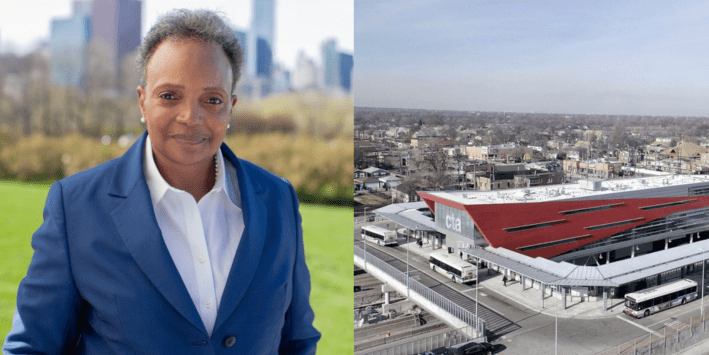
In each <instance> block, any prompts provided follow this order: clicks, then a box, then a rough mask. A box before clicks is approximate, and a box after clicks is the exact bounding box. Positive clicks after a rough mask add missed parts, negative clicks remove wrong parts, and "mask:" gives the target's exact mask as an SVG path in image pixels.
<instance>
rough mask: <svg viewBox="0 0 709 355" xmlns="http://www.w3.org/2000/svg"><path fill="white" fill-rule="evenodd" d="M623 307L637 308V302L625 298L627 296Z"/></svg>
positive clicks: (635, 309)
mask: <svg viewBox="0 0 709 355" xmlns="http://www.w3.org/2000/svg"><path fill="white" fill-rule="evenodd" d="M625 307H627V308H630V309H632V310H634V311H637V310H638V304H637V303H636V302H635V301H633V300H630V299H627V298H626V299H625Z"/></svg>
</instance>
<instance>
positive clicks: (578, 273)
mask: <svg viewBox="0 0 709 355" xmlns="http://www.w3.org/2000/svg"><path fill="white" fill-rule="evenodd" d="M459 250H460V251H463V252H465V253H468V254H470V255H472V256H474V257H476V258H480V259H482V260H485V261H487V262H490V263H493V264H496V265H500V266H502V267H504V268H506V269H509V270H511V271H514V272H516V273H518V274H520V275H524V276H525V277H529V278H531V279H533V280H536V281H539V282H542V283H544V284H545V285H559V286H613V287H617V286H620V285H622V284H626V283H629V282H632V281H636V280H641V279H644V278H647V277H650V276H654V275H657V274H660V273H663V272H666V271H670V270H674V269H677V268H680V267H682V266H686V265H690V264H694V263H696V262H701V261H702V260H707V259H709V240H703V241H699V242H694V243H690V244H685V245H681V246H678V247H675V248H672V249H668V250H663V251H658V252H654V253H650V254H645V255H641V256H637V257H634V258H630V259H625V260H621V261H616V262H614V263H610V264H603V265H599V266H579V265H574V264H571V263H567V262H565V261H562V262H555V261H551V260H548V259H544V258H541V257H536V258H531V257H528V256H526V255H522V254H519V253H516V252H513V251H510V250H507V249H505V248H493V247H487V248H484V249H482V248H459Z"/></svg>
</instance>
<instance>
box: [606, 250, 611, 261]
mask: <svg viewBox="0 0 709 355" xmlns="http://www.w3.org/2000/svg"><path fill="white" fill-rule="evenodd" d="M610 262H611V252H610V251H608V252H606V264H608V263H610Z"/></svg>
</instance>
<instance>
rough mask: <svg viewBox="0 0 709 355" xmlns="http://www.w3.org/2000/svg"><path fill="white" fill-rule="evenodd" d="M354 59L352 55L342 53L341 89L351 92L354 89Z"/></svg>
mask: <svg viewBox="0 0 709 355" xmlns="http://www.w3.org/2000/svg"><path fill="white" fill-rule="evenodd" d="M353 67H354V59H353V57H352V54H347V53H340V87H342V89H343V90H345V91H347V92H349V91H350V90H351V89H352V68H353Z"/></svg>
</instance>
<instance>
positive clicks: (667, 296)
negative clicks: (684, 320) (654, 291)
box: [662, 295, 670, 303]
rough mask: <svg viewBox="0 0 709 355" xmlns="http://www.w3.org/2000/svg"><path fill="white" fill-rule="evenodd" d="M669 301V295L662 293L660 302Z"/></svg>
mask: <svg viewBox="0 0 709 355" xmlns="http://www.w3.org/2000/svg"><path fill="white" fill-rule="evenodd" d="M669 301H670V295H664V296H662V303H667V302H669Z"/></svg>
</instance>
